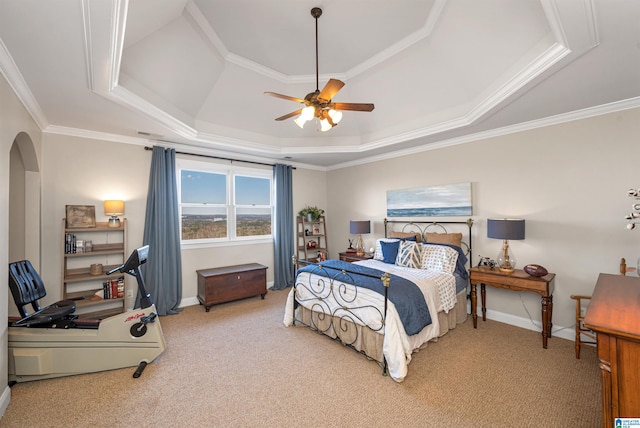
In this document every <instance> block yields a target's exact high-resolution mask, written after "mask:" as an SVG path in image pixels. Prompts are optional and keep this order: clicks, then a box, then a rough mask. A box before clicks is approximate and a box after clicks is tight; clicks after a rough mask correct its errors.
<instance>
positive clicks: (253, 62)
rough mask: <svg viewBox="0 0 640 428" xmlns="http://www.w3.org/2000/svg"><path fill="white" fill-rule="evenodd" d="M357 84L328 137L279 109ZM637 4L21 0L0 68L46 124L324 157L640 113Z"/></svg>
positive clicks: (346, 93) (7, 20)
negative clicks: (315, 12)
mask: <svg viewBox="0 0 640 428" xmlns="http://www.w3.org/2000/svg"><path fill="white" fill-rule="evenodd" d="M315 6H318V7H321V8H322V9H323V14H322V16H321V17H320V18H319V20H318V37H319V42H318V43H319V73H320V87H322V86H323V85H324V83H325V82H326V81H327V80H328V79H329V78H337V79H340V80H342V81H344V82H345V83H346V86H345V87H344V88H343V89H342V90H341V91H340V92H339V93H338V94H337V95H336V96H335V97H334V101H339V102H371V103H374V104H375V110H374V111H373V112H371V113H364V112H344V116H343V120H342V122H340V124H339V126H336V127H334V128H333V129H332V130H330V131H328V132H319V130H318V129H319V127H318V126H315V125H314V124H307V125H306V126H305V128H304V129H300V128H298V127H297V126H296V125H295V124H294V123H293V120H292V119H289V120H286V121H283V122H276V121H275V120H274V119H275V118H276V117H278V116H281V115H283V114H286V113H289V112H291V111H294V110H296V109H298V108H299V104H297V103H294V102H291V101H287V100H282V99H278V98H272V97H266V96H265V95H264V92H265V91H273V92H278V93H282V94H287V95H291V96H293V97H298V98H304V96H305V95H306V94H307V93H309V92H312V91H313V90H314V89H315V23H314V19H313V17H312V16H311V14H310V10H311V8H312V7H315ZM638 22H640V2H636V1H632V0H613V1H612V0H608V1H605V0H575V1H568V0H519V1H517V2H514V1H511V0H484V1H482V2H478V1H474V0H398V1H394V2H389V1H387V0H367V1H364V0H324V1H318V0H314V1H308V0H278V1H277V2H275V1H274V2H271V1H270V2H266V1H264V0H235V1H233V2H232V1H229V0H189V1H185V0H135V1H130V2H127V1H116V0H101V1H96V0H83V1H78V2H49V1H46V0H22V1H20V2H2V3H1V4H0V41H1V42H2V44H0V69H1V70H2V71H3V74H4V75H5V76H6V77H7V79H8V80H9V82H10V84H11V85H12V86H13V87H14V89H15V90H16V92H17V93H18V95H19V96H20V98H21V99H22V100H23V102H24V104H25V106H27V108H28V109H29V111H30V112H31V113H32V115H33V116H34V118H35V119H36V121H37V122H38V124H39V125H40V126H41V127H42V128H43V129H44V130H45V132H55V133H67V134H72V135H85V136H90V137H95V138H106V139H112V140H121V141H129V142H133V143H140V142H144V141H145V140H146V139H151V140H154V141H156V140H160V141H164V143H165V144H171V143H175V144H176V145H179V146H181V147H184V146H190V147H191V148H192V149H193V150H196V151H199V152H212V153H213V152H219V153H222V152H225V153H235V154H237V155H239V156H246V157H249V158H261V159H265V158H266V159H271V160H274V161H275V160H280V159H287V160H289V161H293V162H299V163H302V164H308V165H311V166H317V167H338V166H341V165H347V164H349V163H353V162H359V161H362V160H363V159H374V158H380V157H384V156H389V155H390V154H391V153H398V152H401V153H406V152H410V151H415V150H424V149H425V148H428V147H436V146H441V145H443V144H454V143H456V142H464V141H466V140H469V139H472V138H478V136H482V135H489V134H491V133H495V132H499V131H498V130H505V129H520V128H526V127H530V126H535V125H534V124H536V123H548V122H550V121H554V120H568V119H570V118H575V117H579V116H580V115H590V114H597V113H599V112H606V111H611V110H615V109H622V108H632V107H637V106H638V105H640V102H639V101H638V97H639V96H640V79H639V78H638V76H639V75H640V74H639V73H640V29H639V27H640V26H638Z"/></svg>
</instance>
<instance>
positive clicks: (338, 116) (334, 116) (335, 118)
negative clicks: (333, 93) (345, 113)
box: [329, 109, 342, 125]
mask: <svg viewBox="0 0 640 428" xmlns="http://www.w3.org/2000/svg"><path fill="white" fill-rule="evenodd" d="M329 117H330V118H331V121H332V122H333V123H334V124H336V125H337V124H338V122H340V121H341V120H342V112H341V111H338V110H334V109H330V110H329Z"/></svg>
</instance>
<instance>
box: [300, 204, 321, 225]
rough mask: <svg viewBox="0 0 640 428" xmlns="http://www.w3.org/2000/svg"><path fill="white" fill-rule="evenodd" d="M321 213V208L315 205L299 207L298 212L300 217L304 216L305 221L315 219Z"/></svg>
mask: <svg viewBox="0 0 640 428" xmlns="http://www.w3.org/2000/svg"><path fill="white" fill-rule="evenodd" d="M323 214H324V210H323V209H321V208H318V207H316V206H313V207H311V206H309V205H307V206H306V207H304V208H303V209H301V210H300V212H298V215H299V216H300V217H306V220H307V221H316V220H318V219H319V218H320V217H322V215H323Z"/></svg>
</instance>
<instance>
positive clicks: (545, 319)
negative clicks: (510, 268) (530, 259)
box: [469, 266, 556, 349]
mask: <svg viewBox="0 0 640 428" xmlns="http://www.w3.org/2000/svg"><path fill="white" fill-rule="evenodd" d="M555 276H556V274H555V273H549V274H547V275H545V276H541V277H536V276H531V275H529V274H528V273H526V272H525V271H523V270H522V269H516V270H515V271H514V272H511V273H508V272H502V271H501V270H500V269H497V268H489V267H484V266H477V267H472V268H471V269H470V270H469V280H470V282H471V317H472V318H473V328H478V314H477V306H478V298H477V295H476V286H477V285H478V284H480V292H481V294H482V321H486V320H487V297H486V291H485V285H490V286H492V287H497V288H506V289H507V290H514V291H533V292H534V293H538V294H539V295H540V296H542V347H543V348H545V349H546V348H547V339H548V338H549V337H551V327H553V323H552V322H551V320H552V315H553V283H552V281H553V278H555Z"/></svg>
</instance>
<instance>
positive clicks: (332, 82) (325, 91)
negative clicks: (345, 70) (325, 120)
mask: <svg viewBox="0 0 640 428" xmlns="http://www.w3.org/2000/svg"><path fill="white" fill-rule="evenodd" d="M343 86H344V82H342V81H340V80H338V79H329V81H328V82H327V84H326V85H324V88H322V91H320V93H319V94H318V99H320V100H323V101H325V102H326V101H331V99H332V98H333V97H334V96H335V95H336V94H337V93H338V91H339V90H340V89H342V87H343Z"/></svg>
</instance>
